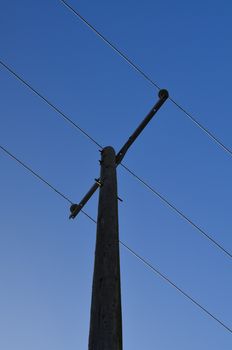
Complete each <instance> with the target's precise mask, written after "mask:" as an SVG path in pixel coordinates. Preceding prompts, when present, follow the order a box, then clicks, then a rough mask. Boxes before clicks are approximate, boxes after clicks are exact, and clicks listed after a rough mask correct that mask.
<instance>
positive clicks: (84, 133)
mask: <svg viewBox="0 0 232 350" xmlns="http://www.w3.org/2000/svg"><path fill="white" fill-rule="evenodd" d="M0 64H1V65H2V67H4V68H5V69H7V70H8V72H10V73H11V74H12V75H13V76H14V77H15V78H16V79H18V80H19V81H20V82H21V83H23V84H24V85H25V86H27V87H28V88H29V89H30V90H31V91H32V92H34V94H36V95H37V96H38V97H40V98H41V99H42V100H43V101H44V102H45V103H46V104H47V105H48V106H50V107H51V108H52V109H53V110H54V111H55V112H57V113H58V114H59V115H60V116H61V117H62V118H64V119H65V120H66V121H67V122H68V123H69V124H71V125H72V126H73V127H74V128H76V129H78V130H79V131H80V132H81V133H82V134H83V135H85V136H86V137H87V138H88V139H89V140H91V141H92V142H93V143H95V144H96V145H97V146H98V147H100V148H101V149H102V148H103V147H102V146H101V145H100V144H99V143H98V142H97V141H96V140H95V139H93V138H92V137H91V136H90V135H89V134H88V133H87V132H86V131H84V130H83V129H82V128H81V127H80V126H79V125H78V124H76V123H75V122H74V121H73V120H72V119H71V118H69V117H68V116H67V114H65V113H64V112H62V111H61V110H60V109H59V108H58V107H56V106H55V105H54V104H53V103H52V102H51V101H49V100H48V99H47V98H46V97H45V96H43V95H42V94H41V93H40V92H39V91H38V90H36V89H35V88H34V87H32V85H31V84H29V83H28V82H27V81H26V80H24V79H23V78H22V77H20V76H19V75H18V74H17V73H16V72H15V71H14V70H13V69H12V68H10V67H9V66H8V65H7V64H6V63H4V62H3V61H2V60H0Z"/></svg>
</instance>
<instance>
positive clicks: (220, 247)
mask: <svg viewBox="0 0 232 350" xmlns="http://www.w3.org/2000/svg"><path fill="white" fill-rule="evenodd" d="M121 166H122V167H123V168H124V169H125V170H126V171H127V172H128V173H130V174H131V175H132V176H133V177H135V178H136V179H137V180H138V181H139V182H140V183H141V184H142V185H144V186H145V187H146V188H147V189H148V190H150V191H151V192H152V193H153V194H154V195H156V196H157V197H158V198H159V199H161V200H162V201H163V202H164V203H165V204H166V205H168V207H169V208H171V209H172V210H174V211H175V212H176V213H177V214H178V215H180V216H181V217H182V218H183V219H184V220H185V221H187V222H188V223H189V224H190V225H192V226H193V227H194V228H195V229H197V230H198V231H199V232H200V233H201V234H202V235H203V236H204V237H206V238H207V239H208V240H209V241H210V242H211V243H213V244H214V245H215V246H216V247H217V248H219V249H220V250H221V251H223V252H224V253H225V254H226V255H227V256H229V257H230V258H232V254H231V253H230V252H229V251H228V250H226V249H225V248H224V247H223V246H222V245H221V244H219V243H218V242H217V241H216V240H215V239H213V238H212V237H211V236H210V235H209V234H208V233H206V232H205V231H204V230H203V229H202V228H200V226H198V225H197V224H195V223H194V222H193V221H192V220H191V219H189V218H188V217H187V216H186V215H185V214H184V213H182V212H181V211H180V210H179V209H177V207H175V206H174V205H173V204H171V203H170V202H169V201H168V200H167V199H166V198H165V197H164V196H162V195H161V194H160V193H159V192H158V191H156V190H155V189H154V188H153V187H151V186H150V185H149V184H148V183H147V182H145V181H144V180H143V179H141V177H139V176H138V175H136V174H135V173H134V172H133V171H131V170H130V169H129V168H128V167H127V166H126V165H124V164H121Z"/></svg>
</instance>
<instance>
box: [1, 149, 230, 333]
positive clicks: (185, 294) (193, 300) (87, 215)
mask: <svg viewBox="0 0 232 350" xmlns="http://www.w3.org/2000/svg"><path fill="white" fill-rule="evenodd" d="M0 148H1V149H2V151H4V152H5V153H6V154H7V155H8V156H10V157H11V158H12V159H13V160H15V161H16V162H17V163H18V164H20V165H21V166H22V167H24V168H25V169H26V170H27V171H29V172H30V173H31V174H33V175H34V176H35V177H36V178H37V179H39V180H40V181H42V182H43V183H44V184H46V185H47V186H48V187H50V188H51V189H52V190H53V191H55V192H56V193H57V194H59V195H60V196H61V197H62V198H63V199H65V200H66V201H68V202H69V203H71V204H72V201H71V200H70V199H69V198H68V197H67V196H65V195H64V194H63V193H61V192H60V191H58V190H57V189H56V188H55V187H54V186H53V185H51V184H50V183H49V182H48V181H46V180H44V178H42V177H41V176H40V175H39V174H38V173H36V172H35V171H34V170H32V169H31V168H30V167H29V166H28V165H26V164H25V163H24V162H22V161H21V160H20V159H18V158H17V157H16V156H15V155H13V154H12V153H11V152H9V151H8V150H7V149H6V148H5V147H3V146H1V145H0ZM82 213H83V214H84V215H85V216H86V217H88V219H89V220H91V221H92V222H94V223H95V224H96V223H97V222H96V220H95V219H93V218H92V217H91V216H90V215H89V214H87V213H86V212H84V211H83V210H82ZM119 243H120V244H121V245H122V246H123V247H124V248H125V249H126V250H127V251H129V252H130V253H131V254H132V255H133V256H135V257H136V258H137V259H138V260H139V261H141V262H142V263H143V264H144V265H145V266H146V267H147V268H149V269H150V270H151V271H152V272H154V273H156V274H157V275H158V276H160V277H161V278H162V279H163V280H165V281H166V282H167V283H169V284H170V285H171V286H172V287H174V288H175V289H176V290H177V291H178V292H179V293H181V294H182V295H184V296H185V297H186V298H187V299H188V300H190V301H191V302H192V303H193V304H195V305H196V306H197V307H198V308H200V309H201V310H202V311H204V312H205V313H206V314H207V315H208V316H210V317H211V318H212V319H214V320H215V321H216V322H217V323H219V324H220V325H221V326H223V327H224V328H225V329H226V330H227V331H229V332H230V333H232V329H231V328H230V327H228V326H227V325H226V324H225V323H224V322H222V321H220V320H219V319H218V318H217V317H216V316H214V315H213V314H212V313H211V312H209V311H208V310H207V309H206V308H205V307H203V306H202V305H201V304H200V303H198V302H197V301H196V300H195V299H193V298H192V297H191V296H190V295H189V294H187V293H186V292H184V291H183V289H181V288H180V287H178V286H177V285H176V284H175V283H174V282H172V281H171V280H170V279H169V278H168V277H167V276H165V275H164V274H163V273H161V272H160V271H159V270H158V269H157V268H155V267H154V266H153V265H152V264H150V263H149V262H148V261H147V260H146V259H144V258H143V257H141V256H140V255H139V254H138V253H136V252H135V251H134V250H133V249H131V248H130V247H129V246H128V245H127V244H125V243H123V242H122V241H121V240H120V241H119Z"/></svg>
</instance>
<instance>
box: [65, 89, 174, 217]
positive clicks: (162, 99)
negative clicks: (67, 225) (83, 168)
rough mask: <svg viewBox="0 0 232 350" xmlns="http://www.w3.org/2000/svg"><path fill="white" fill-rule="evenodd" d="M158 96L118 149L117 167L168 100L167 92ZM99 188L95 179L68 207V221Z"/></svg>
mask: <svg viewBox="0 0 232 350" xmlns="http://www.w3.org/2000/svg"><path fill="white" fill-rule="evenodd" d="M158 96H159V100H158V102H157V103H156V104H155V105H154V106H153V107H152V109H151V111H150V112H149V113H148V115H147V116H146V117H145V118H144V120H143V121H142V123H141V124H140V125H139V126H138V127H137V129H136V130H135V131H134V133H133V134H132V135H131V136H130V137H129V139H128V141H127V142H126V143H125V144H124V146H123V147H122V148H121V149H120V151H119V152H118V154H117V155H116V165H117V166H118V165H119V164H120V163H121V161H122V160H123V158H124V157H125V155H126V152H127V151H128V149H129V148H130V147H131V145H132V144H133V143H134V142H135V140H136V138H137V137H138V136H139V135H140V134H141V132H142V131H143V130H144V128H145V127H146V126H147V124H148V123H149V122H150V121H151V119H152V118H153V117H154V115H155V114H156V113H157V112H158V110H159V109H160V107H162V105H163V104H164V102H165V101H166V100H167V99H168V96H169V94H168V91H167V90H160V91H159V94H158ZM99 186H101V182H100V180H99V179H97V180H96V182H95V184H94V185H93V186H92V187H91V188H90V190H89V191H88V192H87V193H86V195H85V196H84V197H83V198H82V200H81V201H80V203H79V204H72V205H71V207H70V211H71V214H70V216H69V219H74V218H75V217H76V216H77V214H78V213H79V212H80V211H81V209H82V208H83V207H84V205H85V204H86V203H87V202H88V200H89V199H90V198H91V197H92V195H93V194H94V193H95V192H96V190H97V189H98V187H99Z"/></svg>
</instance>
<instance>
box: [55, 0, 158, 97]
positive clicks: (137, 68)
mask: <svg viewBox="0 0 232 350" xmlns="http://www.w3.org/2000/svg"><path fill="white" fill-rule="evenodd" d="M60 1H61V2H62V3H63V5H65V6H66V7H67V8H68V9H69V10H70V11H71V12H73V13H74V14H75V15H76V16H78V17H79V18H80V20H81V21H82V22H83V23H84V24H85V25H87V26H88V27H89V28H90V29H91V30H92V31H93V32H94V33H95V34H97V36H99V37H100V38H101V39H102V40H103V41H104V42H105V43H106V44H107V45H108V46H110V47H111V49H113V50H114V51H115V52H116V53H117V54H118V55H119V56H121V57H122V58H123V59H124V60H125V61H126V62H127V63H128V64H129V65H130V66H131V67H132V68H134V69H135V70H136V71H137V72H138V73H139V74H141V75H142V76H143V77H144V78H145V79H146V80H148V81H149V82H150V83H151V84H152V85H154V86H155V87H156V88H157V89H159V90H160V87H159V86H158V85H157V84H156V83H155V82H154V81H153V80H152V79H151V78H149V76H148V75H147V74H145V73H144V72H143V71H142V69H141V68H139V67H138V66H137V65H136V64H135V63H134V62H133V61H132V60H131V59H130V58H129V57H128V56H126V55H125V54H124V53H123V52H122V51H121V50H119V49H118V48H117V47H116V46H115V45H113V44H112V43H111V42H110V41H109V40H108V39H107V38H106V37H105V36H104V35H103V34H101V33H100V32H99V31H98V30H97V29H96V28H95V27H94V26H93V25H92V24H90V23H89V22H88V21H87V20H86V19H85V18H84V17H82V16H81V15H80V13H79V12H77V11H76V10H75V9H74V8H73V7H72V6H71V5H69V4H68V3H67V2H66V1H64V0H60Z"/></svg>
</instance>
